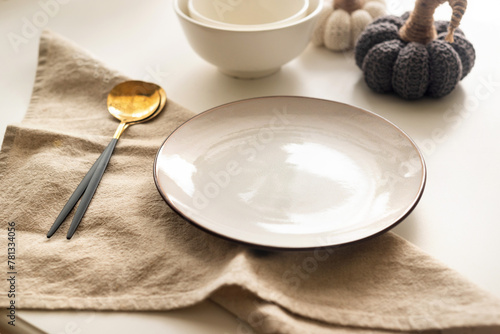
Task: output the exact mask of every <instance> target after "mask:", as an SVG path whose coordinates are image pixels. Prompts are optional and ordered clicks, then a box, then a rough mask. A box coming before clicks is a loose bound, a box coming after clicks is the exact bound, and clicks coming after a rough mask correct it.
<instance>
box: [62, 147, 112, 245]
mask: <svg viewBox="0 0 500 334" xmlns="http://www.w3.org/2000/svg"><path fill="white" fill-rule="evenodd" d="M117 142H118V139H117V138H113V139H112V140H111V142H110V143H109V145H108V146H110V148H109V150H107V151H106V152H105V153H103V155H102V160H101V161H99V163H98V164H97V168H96V170H95V171H94V174H93V175H92V178H91V179H90V182H89V185H88V186H87V189H86V190H85V192H84V193H83V196H82V200H81V201H80V205H78V208H77V209H76V213H75V216H74V217H73V221H72V222H71V226H70V227H69V230H68V234H67V235H66V238H67V239H71V237H72V236H73V234H74V233H75V231H76V229H77V227H78V225H79V224H80V221H81V220H82V217H83V215H84V214H85V211H87V208H88V207H89V204H90V201H91V200H92V197H93V196H94V193H95V191H96V189H97V186H98V185H99V182H100V181H101V178H102V175H103V174H104V171H105V170H106V167H107V166H108V163H109V159H111V155H112V154H113V150H114V149H115V146H116V143H117Z"/></svg>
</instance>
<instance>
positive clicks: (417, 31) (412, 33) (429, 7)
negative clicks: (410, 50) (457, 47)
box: [399, 0, 467, 44]
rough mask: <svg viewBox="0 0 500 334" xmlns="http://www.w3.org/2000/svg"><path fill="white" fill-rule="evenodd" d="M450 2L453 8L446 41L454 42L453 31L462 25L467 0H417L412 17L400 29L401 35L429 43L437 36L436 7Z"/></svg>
mask: <svg viewBox="0 0 500 334" xmlns="http://www.w3.org/2000/svg"><path fill="white" fill-rule="evenodd" d="M447 1H448V2H449V4H450V6H451V7H452V9H453V14H452V17H451V21H450V25H449V26H448V34H447V35H446V38H445V39H446V41H447V42H450V43H453V33H454V32H455V29H456V28H458V26H459V25H460V21H461V20H462V16H463V15H464V13H465V9H466V8H467V0H417V1H416V2H415V8H414V9H413V12H411V14H410V17H409V18H408V20H407V21H406V22H405V24H404V25H403V26H402V27H401V29H400V30H399V36H400V37H401V39H402V40H404V41H406V42H417V43H422V44H427V43H429V42H431V41H433V40H434V39H436V37H437V33H436V28H435V27H434V12H435V10H436V8H437V7H438V6H439V5H441V4H443V3H445V2H447Z"/></svg>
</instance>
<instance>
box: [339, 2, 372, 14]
mask: <svg viewBox="0 0 500 334" xmlns="http://www.w3.org/2000/svg"><path fill="white" fill-rule="evenodd" d="M365 1H366V0H334V1H333V9H343V10H345V11H346V12H348V13H349V14H350V13H352V12H354V11H356V10H358V9H361V8H363V5H364V4H365Z"/></svg>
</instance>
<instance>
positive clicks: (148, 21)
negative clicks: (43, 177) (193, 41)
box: [0, 0, 500, 334]
mask: <svg viewBox="0 0 500 334" xmlns="http://www.w3.org/2000/svg"><path fill="white" fill-rule="evenodd" d="M47 1H50V0H41V1H40V2H41V3H45V2H47ZM40 2H38V1H34V0H0V50H1V51H0V138H3V134H4V131H5V127H6V125H7V124H10V123H16V122H20V121H21V119H22V118H23V115H24V113H25V111H26V108H27V106H28V103H29V98H30V95H31V90H32V86H33V79H34V75H35V70H36V64H37V53H38V39H39V33H40V31H41V29H42V28H50V29H52V30H54V31H56V32H58V33H59V34H62V35H64V36H66V37H67V38H69V39H72V40H73V41H74V42H76V43H77V44H79V45H80V46H82V47H83V48H85V49H87V50H89V51H90V52H91V53H93V54H94V55H95V56H96V57H97V58H99V59H101V60H102V61H104V62H105V63H107V64H108V65H109V66H110V67H113V68H115V69H118V70H120V71H121V72H122V73H124V74H126V75H128V76H130V77H132V78H136V79H140V80H147V81H153V82H156V83H159V84H161V85H162V86H163V87H164V88H165V90H166V91H167V94H168V96H169V98H170V99H172V100H174V101H176V102H178V103H180V104H181V105H183V106H185V107H187V108H189V109H191V110H193V111H195V112H201V111H204V110H206V109H208V108H211V107H214V106H217V105H220V104H222V103H226V102H230V101H234V100H238V99H242V98H248V97H255V96H265V95H302V96H309V97H318V98H326V99H331V100H336V101H340V102H345V103H350V104H353V105H356V106H359V107H362V108H366V109H369V110H371V111H374V112H376V113H378V114H380V115H382V116H384V117H386V118H388V119H389V120H391V121H392V122H394V123H396V124H397V125H398V126H400V127H401V128H402V129H403V130H404V131H406V132H407V133H408V134H409V135H410V136H411V137H412V138H413V139H414V140H415V141H416V142H417V143H418V144H419V146H420V148H421V149H422V151H423V153H424V156H425V158H426V162H427V166H428V171H429V177H428V183H427V187H426V190H425V192H424V196H423V198H422V200H421V202H420V204H419V206H418V207H417V208H416V209H415V211H414V212H413V213H412V214H411V215H410V217H409V218H408V219H406V220H405V221H404V222H403V223H402V224H401V225H400V226H399V227H397V228H396V229H395V231H396V232H397V233H398V234H400V235H401V236H403V237H405V238H406V239H408V240H410V241H411V242H413V243H414V244H416V245H417V246H419V247H420V248H422V249H423V250H424V251H426V252H428V253H429V254H431V255H432V256H434V257H435V258H437V259H438V260H439V261H441V262H443V263H444V264H446V265H447V266H449V267H451V268H453V269H455V270H457V271H458V272H460V273H461V274H462V275H464V276H465V277H467V278H468V279H469V280H471V281H473V282H475V283H476V284H477V285H478V286H480V287H481V288H483V289H485V290H487V291H489V292H491V293H493V294H495V295H496V296H498V297H499V298H500V259H499V258H500V242H499V239H500V219H499V217H500V203H499V202H500V201H499V198H500V196H499V193H500V175H499V170H500V168H499V167H500V97H499V96H500V69H499V66H498V59H499V55H500V44H499V43H498V40H499V37H498V35H497V34H498V31H499V29H500V24H499V23H498V20H497V15H498V12H499V10H500V4H497V3H498V2H497V1H495V0H483V1H471V2H470V3H469V8H468V11H467V13H466V14H465V17H464V20H463V23H462V28H463V30H464V31H465V33H466V34H467V37H468V38H469V40H470V41H472V43H473V44H474V46H475V48H476V52H477V63H476V66H475V68H474V69H473V70H472V72H471V74H470V75H469V76H468V77H467V78H466V79H465V80H464V81H462V83H461V84H460V85H459V87H458V88H457V89H456V90H455V91H454V92H453V93H452V94H450V95H449V96H447V97H445V98H443V99H440V100H430V99H424V100H420V101H414V102H408V101H404V100H402V99H399V98H397V97H394V96H387V95H377V94H375V93H373V92H371V91H370V90H369V89H368V88H367V87H366V86H365V84H364V82H363V79H362V74H361V71H360V70H359V69H358V68H357V67H356V66H355V65H354V62H353V59H352V54H351V53H346V54H343V53H340V54H338V53H332V52H330V51H328V50H325V49H322V48H316V47H313V46H310V47H309V48H308V49H306V50H305V51H304V53H303V54H302V55H301V56H300V57H298V58H297V59H295V60H293V61H292V62H290V63H289V64H287V65H285V66H284V67H283V68H282V70H281V71H280V72H278V73H276V74H274V75H272V76H270V77H267V78H264V79H259V80H237V79H232V78H229V77H226V76H224V75H222V74H220V73H219V72H218V71H217V70H216V69H215V68H214V67H212V66H211V65H210V64H208V63H206V62H205V61H203V60H202V59H201V58H199V57H198V56H197V55H196V54H195V53H194V52H193V51H192V49H191V48H190V46H189V45H188V44H187V41H186V39H185V37H184V35H183V33H182V31H181V29H180V25H179V22H178V20H177V18H176V17H175V15H174V12H173V9H172V3H171V0H147V1H132V0H105V1H102V0H72V1H68V2H67V3H65V4H61V5H60V6H59V8H58V10H57V12H56V13H54V14H53V15H51V16H50V17H49V19H48V20H47V22H45V23H44V24H43V26H41V27H40V28H39V29H38V31H37V32H36V33H35V34H34V35H33V36H28V37H29V38H27V39H26V41H25V42H26V43H23V44H20V45H18V46H17V47H15V46H14V45H13V44H12V43H11V42H10V41H9V38H8V37H9V35H10V36H12V33H14V34H18V35H22V29H23V25H25V24H26V21H30V22H33V19H34V17H36V15H38V14H39V13H40V11H43V9H42V6H41V5H40ZM61 2H62V1H61ZM388 4H389V5H388V7H389V10H390V12H391V13H393V14H402V13H403V12H404V11H406V10H410V9H411V8H412V7H413V1H396V0H388ZM450 13H451V12H450V10H449V8H448V6H447V5H444V6H442V7H441V8H440V9H439V10H438V12H437V17H438V18H440V19H448V18H449V17H450V15H451V14H450ZM449 116H452V118H450V117H449ZM167 135H168V134H167V133H166V134H165V136H167ZM0 191H1V189H0ZM0 293H2V292H0ZM20 315H21V316H23V317H24V318H25V319H27V320H28V321H30V322H32V323H34V324H36V325H37V326H39V327H40V328H42V329H44V330H46V331H48V332H50V333H57V334H59V333H94V334H96V333H137V332H139V331H142V332H144V333H193V334H198V333H199V334H201V333H203V334H210V333H231V334H232V333H240V332H241V324H240V322H239V321H237V320H236V319H234V318H233V317H232V316H231V315H230V314H228V313H227V312H225V311H223V310H222V309H220V308H218V307H217V306H215V305H213V304H211V303H210V302H206V303H204V304H202V305H199V306H196V307H193V308H191V309H186V310H177V311H173V312H154V313H153V312H151V313H146V312H145V313H126V312H123V313H117V312H71V311H64V312H62V311H61V312H59V311H58V312H55V311H52V312H49V311H21V312H20Z"/></svg>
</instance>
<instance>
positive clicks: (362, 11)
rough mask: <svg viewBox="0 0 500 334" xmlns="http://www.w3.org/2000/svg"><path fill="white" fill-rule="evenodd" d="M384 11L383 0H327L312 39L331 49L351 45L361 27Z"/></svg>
mask: <svg viewBox="0 0 500 334" xmlns="http://www.w3.org/2000/svg"><path fill="white" fill-rule="evenodd" d="M384 14H385V0H333V2H332V1H327V2H326V3H325V7H324V8H323V12H322V13H321V15H320V18H319V19H318V23H317V24H316V28H315V31H314V34H313V38H312V42H313V44H315V45H317V46H321V45H324V46H325V47H326V48H328V49H330V50H333V51H345V50H349V49H352V48H353V47H354V44H355V43H356V40H357V39H358V37H359V35H360V34H361V32H362V31H363V30H364V29H365V27H366V26H367V25H368V24H369V23H371V22H372V21H373V19H374V18H377V17H379V16H382V15H384Z"/></svg>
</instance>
